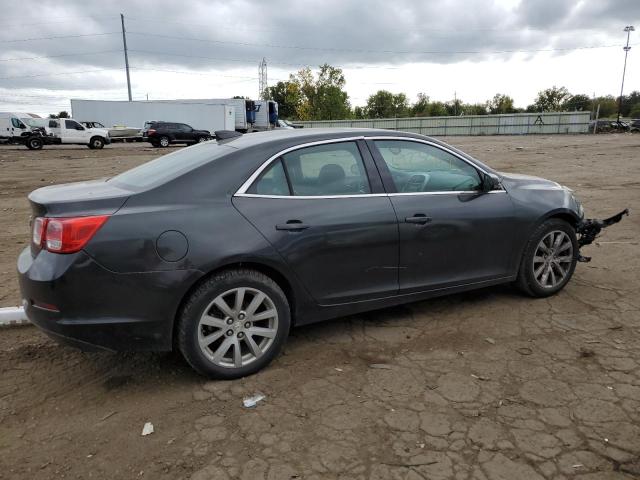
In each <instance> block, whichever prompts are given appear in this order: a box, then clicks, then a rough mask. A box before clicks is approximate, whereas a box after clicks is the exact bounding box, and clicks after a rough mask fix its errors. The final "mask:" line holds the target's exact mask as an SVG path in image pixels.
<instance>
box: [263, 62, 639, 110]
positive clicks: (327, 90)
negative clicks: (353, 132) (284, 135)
mask: <svg viewBox="0 0 640 480" xmlns="http://www.w3.org/2000/svg"><path fill="white" fill-rule="evenodd" d="M345 85H346V79H345V77H344V73H343V72H342V69H340V68H337V67H333V66H331V65H328V64H326V63H325V64H324V65H321V66H320V67H319V69H318V71H317V72H316V73H315V74H314V72H313V71H312V70H311V68H309V67H306V68H303V69H301V70H299V71H298V72H296V73H292V74H291V75H289V80H287V81H280V82H278V83H276V84H275V85H273V86H271V87H268V88H267V91H266V92H265V98H267V99H269V100H275V101H276V102H278V111H279V116H280V117H281V118H284V119H292V120H343V119H366V118H402V117H437V116H452V115H453V116H457V115H489V114H499V113H525V112H532V113H535V112H574V111H595V109H596V106H597V105H598V104H599V105H600V117H601V118H606V117H610V116H613V115H615V114H616V113H617V111H618V100H619V97H618V98H616V97H614V96H613V95H606V96H600V97H595V98H592V97H590V96H589V95H586V94H575V95H574V94H572V93H571V92H569V90H568V89H567V88H565V87H556V86H553V87H550V88H547V89H545V90H541V91H540V92H538V95H537V97H536V99H535V101H534V102H533V103H532V104H531V105H528V106H527V107H526V108H518V107H516V106H515V105H514V101H513V98H512V97H510V96H509V95H506V94H503V93H496V94H495V95H494V96H493V98H490V99H489V100H487V101H486V102H484V103H465V102H463V101H462V100H460V99H458V98H456V99H454V100H450V101H445V102H443V101H438V100H432V99H431V97H429V96H428V95H427V94H426V93H419V94H418V99H417V101H416V102H415V103H410V102H409V99H408V97H407V95H406V94H404V93H393V92H390V91H388V90H378V91H377V92H375V93H374V94H372V95H370V96H369V98H368V99H367V103H366V105H365V106H363V107H361V106H355V107H352V106H351V103H350V102H349V96H348V95H347V92H346V91H345ZM621 114H622V116H623V117H632V118H638V117H640V91H633V92H631V93H630V94H628V95H624V96H623V97H622V106H621Z"/></svg>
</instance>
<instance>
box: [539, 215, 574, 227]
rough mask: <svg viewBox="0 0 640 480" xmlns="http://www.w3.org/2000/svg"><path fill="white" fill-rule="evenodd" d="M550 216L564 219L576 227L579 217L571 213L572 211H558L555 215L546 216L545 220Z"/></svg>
mask: <svg viewBox="0 0 640 480" xmlns="http://www.w3.org/2000/svg"><path fill="white" fill-rule="evenodd" d="M550 218H558V219H560V220H564V221H565V222H567V223H568V224H569V225H571V226H572V227H575V226H576V225H578V219H576V217H575V216H573V215H571V214H570V213H566V212H557V213H554V214H553V215H549V216H548V217H547V218H545V220H549V219H550Z"/></svg>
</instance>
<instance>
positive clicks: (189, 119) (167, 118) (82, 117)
mask: <svg viewBox="0 0 640 480" xmlns="http://www.w3.org/2000/svg"><path fill="white" fill-rule="evenodd" d="M71 111H72V112H73V117H74V118H76V119H78V120H79V121H81V122H100V123H102V124H103V125H106V126H107V127H112V126H126V127H136V128H143V127H144V124H145V122H149V121H153V120H155V121H160V122H176V123H186V124H188V125H190V126H191V127H193V128H195V129H197V130H209V131H210V132H211V133H213V132H215V131H216V130H234V128H235V124H236V112H235V108H234V107H233V106H231V105H224V104H214V103H211V102H208V101H206V100H205V101H198V102H195V101H189V100H187V101H184V100H175V101H165V100H161V101H143V102H138V101H136V102H127V101H105V100H81V99H72V100H71Z"/></svg>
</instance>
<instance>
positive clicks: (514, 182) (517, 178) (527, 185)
mask: <svg viewBox="0 0 640 480" xmlns="http://www.w3.org/2000/svg"><path fill="white" fill-rule="evenodd" d="M498 173H499V175H500V178H501V181H502V184H503V185H504V187H505V188H506V189H507V191H508V190H509V189H510V188H519V189H525V190H563V189H565V188H564V187H563V186H562V185H560V184H559V183H557V182H553V181H551V180H547V179H545V178H540V177H534V176H532V175H521V174H518V173H504V172H498Z"/></svg>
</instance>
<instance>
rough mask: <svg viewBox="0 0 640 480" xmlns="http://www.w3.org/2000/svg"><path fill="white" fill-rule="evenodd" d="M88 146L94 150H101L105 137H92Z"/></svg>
mask: <svg viewBox="0 0 640 480" xmlns="http://www.w3.org/2000/svg"><path fill="white" fill-rule="evenodd" d="M88 147H89V148H90V149H92V150H101V149H103V148H104V138H102V137H91V140H89V145H88Z"/></svg>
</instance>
